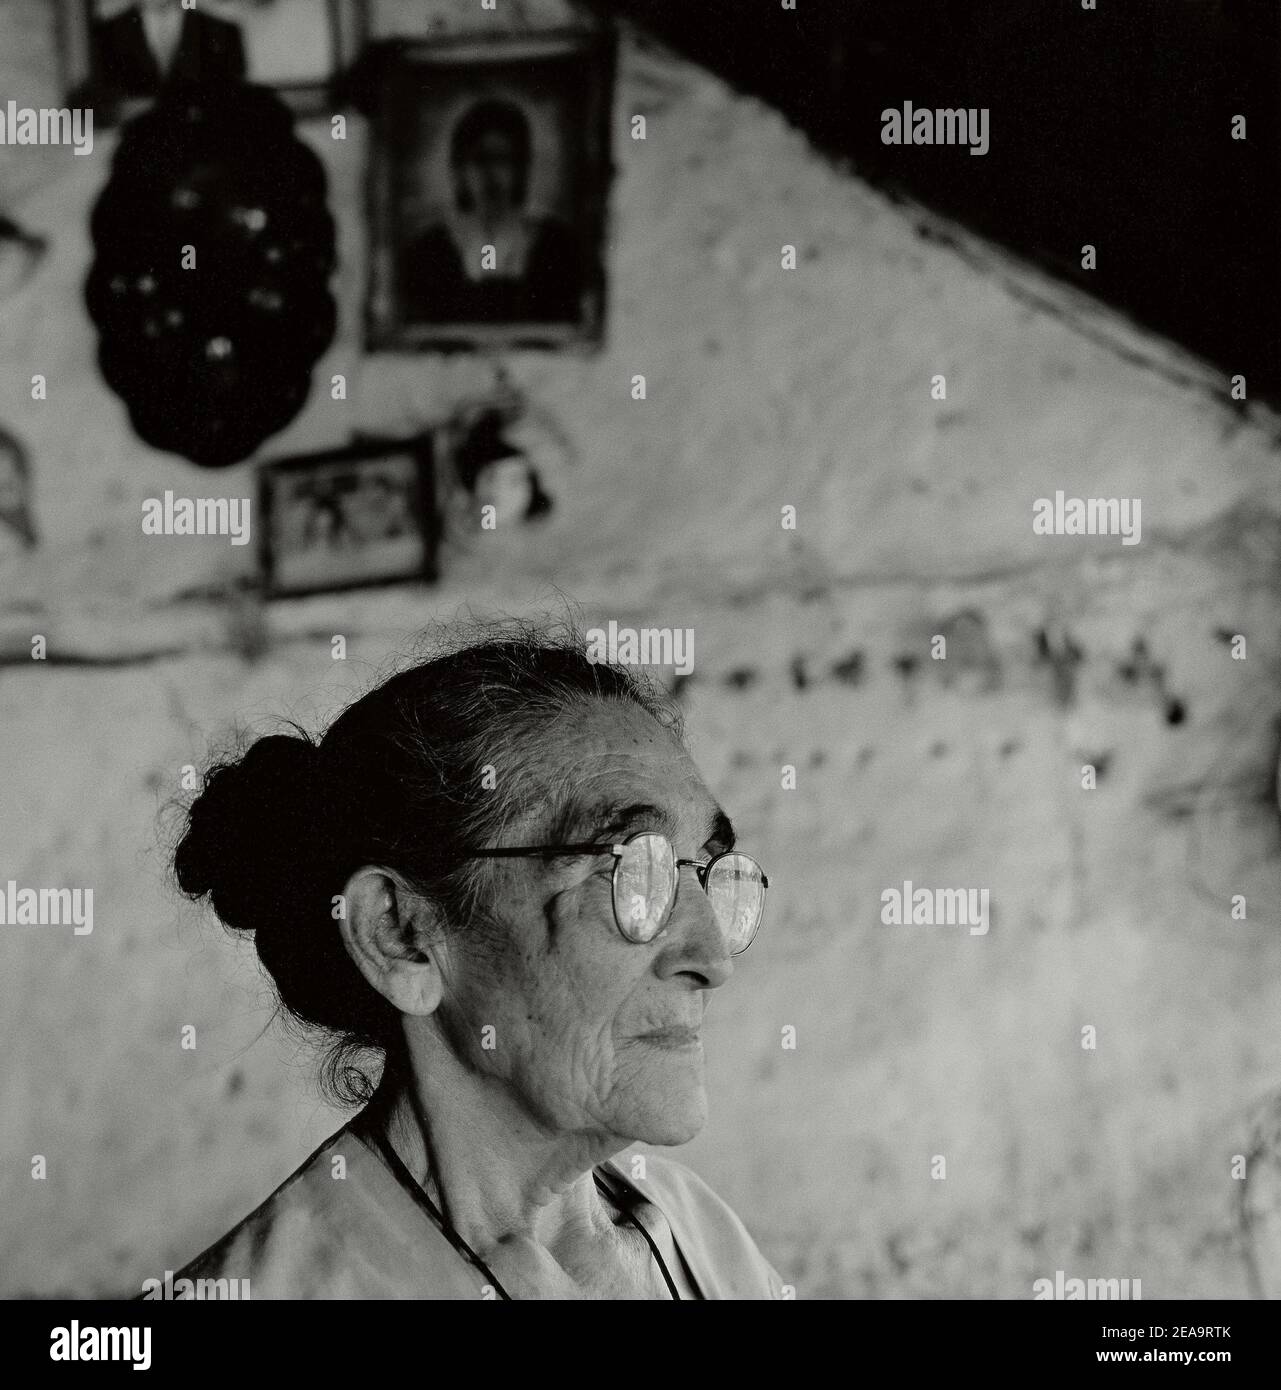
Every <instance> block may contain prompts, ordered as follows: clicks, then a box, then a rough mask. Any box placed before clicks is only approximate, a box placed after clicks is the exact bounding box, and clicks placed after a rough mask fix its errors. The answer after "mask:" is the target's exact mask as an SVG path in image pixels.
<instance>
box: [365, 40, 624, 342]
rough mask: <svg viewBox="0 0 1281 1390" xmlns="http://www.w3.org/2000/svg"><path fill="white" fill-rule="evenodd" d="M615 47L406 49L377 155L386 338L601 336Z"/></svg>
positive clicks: (386, 90) (387, 101)
mask: <svg viewBox="0 0 1281 1390" xmlns="http://www.w3.org/2000/svg"><path fill="white" fill-rule="evenodd" d="M612 72H613V49H612V44H611V42H610V39H609V37H608V35H607V34H603V33H602V34H594V33H571V34H548V35H540V36H537V37H521V38H507V37H503V38H501V39H493V40H487V41H485V42H477V41H475V40H468V41H457V40H454V41H448V40H441V41H427V42H421V43H419V42H415V43H406V44H403V45H400V46H399V47H398V48H397V50H396V51H395V53H394V54H393V56H392V57H391V59H390V61H389V62H388V63H387V65H386V68H385V76H384V80H383V84H382V99H381V105H380V109H379V111H378V114H377V119H376V140H375V153H374V159H373V161H372V165H371V188H370V203H371V206H370V212H371V224H372V226H371V253H372V265H371V273H370V287H369V303H368V309H367V338H368V344H369V346H370V347H371V348H375V349H378V348H384V349H388V348H389V349H395V348H416V347H417V348H447V349H448V348H468V347H504V346H538V347H556V346H563V345H570V344H573V345H579V346H584V345H585V346H592V345H595V344H597V343H599V341H600V338H601V334H602V329H603V320H604V291H605V284H604V271H603V264H602V262H603V242H604V232H605V210H606V203H607V190H608V183H609V176H610V161H609V112H610V93H611V87H612Z"/></svg>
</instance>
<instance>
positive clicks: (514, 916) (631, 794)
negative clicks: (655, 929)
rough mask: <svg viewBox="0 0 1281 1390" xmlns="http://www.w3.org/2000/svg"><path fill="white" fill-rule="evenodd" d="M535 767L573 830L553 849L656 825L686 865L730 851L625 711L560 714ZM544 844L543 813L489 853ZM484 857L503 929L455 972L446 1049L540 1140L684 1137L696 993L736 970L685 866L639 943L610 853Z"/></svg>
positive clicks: (698, 1072) (671, 755) (706, 796)
mask: <svg viewBox="0 0 1281 1390" xmlns="http://www.w3.org/2000/svg"><path fill="white" fill-rule="evenodd" d="M530 772H531V774H532V775H533V776H535V777H537V778H538V779H540V781H541V783H542V784H543V785H544V786H547V787H549V788H550V787H551V786H553V785H556V784H557V779H559V778H561V777H563V778H564V779H565V781H564V785H568V786H569V787H571V788H572V792H571V798H572V800H571V803H570V818H571V820H572V822H573V823H572V825H569V826H568V829H567V831H566V833H564V834H563V835H562V836H559V837H558V838H556V840H555V843H566V842H569V843H598V842H606V843H608V842H614V841H618V840H621V839H623V838H625V837H626V836H627V835H629V834H633V833H635V832H636V831H638V830H657V831H661V832H662V833H664V834H666V835H667V836H668V838H669V839H670V840H671V841H672V843H673V845H674V846H675V849H676V853H677V854H678V855H679V856H680V857H682V858H689V859H700V860H702V859H706V858H708V857H709V856H710V854H711V853H714V852H715V851H717V850H719V849H723V848H728V846H727V845H726V844H725V843H724V838H725V834H726V831H727V828H728V822H727V821H726V820H725V818H724V815H723V813H722V812H721V811H720V808H719V806H718V805H717V803H716V802H715V800H714V799H713V798H712V796H711V795H710V793H709V792H708V790H707V788H706V787H705V786H704V784H703V780H702V778H701V777H700V776H699V773H698V770H697V768H696V767H695V766H694V763H693V761H692V760H691V759H690V757H689V755H688V754H687V753H686V752H685V751H684V750H683V749H682V748H681V747H680V746H679V745H678V744H677V743H676V741H675V740H674V739H673V738H672V737H671V735H669V734H668V733H667V732H666V731H665V730H664V729H663V728H661V727H660V726H659V725H658V724H657V723H656V722H655V721H654V720H653V719H651V718H650V716H649V715H647V714H645V713H644V711H642V710H640V709H639V708H637V707H635V706H632V705H624V704H617V705H616V704H613V703H605V702H598V703H595V704H593V705H592V706H591V707H589V708H588V709H587V710H586V711H584V712H583V713H576V714H575V715H574V717H573V718H572V719H564V718H562V719H561V720H560V721H559V722H557V723H556V724H554V725H553V726H552V728H551V730H550V732H549V733H548V734H547V736H545V737H541V738H540V739H539V740H538V744H537V748H536V750H535V753H534V765H533V766H532V767H531V768H530ZM500 776H501V770H500ZM546 833H547V825H546V812H545V810H544V811H542V812H540V813H536V814H535V815H533V816H531V817H529V818H528V819H527V820H526V819H524V818H522V823H521V824H520V825H517V824H515V823H513V824H512V825H511V826H510V827H509V828H508V830H507V831H506V832H505V833H504V834H503V835H502V836H501V837H500V841H499V842H500V843H502V844H511V845H517V844H543V843H552V840H550V839H546V838H544V836H545V834H546ZM493 862H494V863H495V865H496V866H497V868H496V874H495V878H494V883H495V885H496V893H497V896H496V911H497V915H498V917H499V919H500V921H501V922H502V923H503V925H504V927H505V929H506V931H505V934H504V939H503V944H502V947H501V949H500V950H499V951H498V952H497V954H496V958H494V959H490V958H488V957H486V956H485V955H484V953H475V955H474V956H468V957H467V958H466V960H465V961H464V962H463V963H462V965H461V967H460V969H459V970H458V971H457V972H454V978H453V979H452V980H451V982H450V983H451V986H452V988H451V990H450V991H449V995H448V1000H449V1002H448V1003H447V1004H444V1005H442V1013H444V1014H446V1015H447V1017H442V1019H441V1022H442V1023H443V1024H444V1026H445V1027H446V1028H447V1029H448V1030H449V1032H450V1034H451V1035H452V1037H453V1039H454V1045H455V1047H458V1046H462V1047H465V1048H466V1050H467V1052H468V1054H469V1057H468V1060H469V1062H470V1063H471V1064H472V1065H473V1066H474V1067H476V1068H478V1069H480V1070H482V1071H488V1072H489V1073H491V1074H496V1075H498V1076H501V1077H502V1078H503V1079H504V1080H505V1081H507V1082H508V1084H509V1085H511V1086H512V1087H513V1089H514V1090H515V1091H516V1092H517V1093H518V1094H519V1095H520V1097H521V1099H522V1102H523V1103H524V1104H525V1106H526V1107H527V1108H528V1109H529V1110H530V1112H531V1113H532V1114H533V1115H534V1116H535V1117H536V1118H537V1119H538V1120H539V1121H540V1122H541V1123H542V1124H544V1125H545V1126H546V1127H547V1128H548V1129H549V1130H550V1131H553V1132H556V1133H562V1134H563V1133H566V1132H575V1131H577V1132H584V1133H587V1134H600V1133H605V1134H607V1135H609V1136H611V1137H615V1138H621V1139H623V1140H624V1141H627V1142H631V1141H636V1140H639V1141H644V1142H649V1143H654V1144H680V1143H684V1142H685V1141H686V1140H688V1139H690V1138H692V1137H693V1136H694V1135H695V1134H696V1133H697V1132H698V1131H699V1129H700V1128H701V1127H702V1125H703V1122H704V1120H705V1118H706V1112H707V1100H706V1094H705V1091H704V1074H703V1047H702V1041H701V1038H700V1037H699V1036H698V1032H699V1029H700V1027H701V1024H702V1018H703V1010H704V1006H705V1003H706V1000H707V991H708V990H709V989H713V988H715V987H717V986H719V985H721V984H724V983H725V982H726V981H727V980H728V979H729V977H730V975H731V973H732V969H733V967H732V964H731V958H730V956H729V955H728V953H727V948H726V942H725V940H724V937H723V935H722V933H721V929H720V927H719V925H718V923H717V921H716V918H715V916H714V915H713V912H712V909H711V905H710V903H709V902H708V900H707V897H706V895H705V894H704V893H703V891H702V890H701V889H700V887H699V886H698V882H697V879H696V877H695V874H694V870H693V869H692V868H688V867H686V868H682V869H681V870H680V885H679V888H678V891H677V895H676V902H675V904H674V906H673V908H672V912H671V916H670V918H669V920H668V923H667V927H666V929H665V930H664V931H663V932H662V933H661V934H660V935H659V936H658V937H657V938H656V939H655V940H653V941H651V942H649V943H647V944H644V945H637V944H634V943H631V942H629V941H627V940H626V939H625V938H624V937H623V935H622V934H621V933H620V931H619V930H618V928H617V926H616V924H615V921H614V915H613V905H612V903H613V900H612V888H611V875H612V872H613V865H614V860H613V857H612V856H611V855H609V854H604V855H600V856H598V857H579V858H572V859H570V858H567V859H565V860H552V861H544V860H538V859H517V860H497V861H493ZM487 1024H492V1025H493V1027H494V1030H495V1032H494V1033H493V1034H492V1035H491V1036H492V1039H493V1045H492V1047H491V1048H489V1049H486V1048H484V1047H482V1045H481V1038H482V1032H481V1030H482V1029H483V1028H484V1027H485V1025H487Z"/></svg>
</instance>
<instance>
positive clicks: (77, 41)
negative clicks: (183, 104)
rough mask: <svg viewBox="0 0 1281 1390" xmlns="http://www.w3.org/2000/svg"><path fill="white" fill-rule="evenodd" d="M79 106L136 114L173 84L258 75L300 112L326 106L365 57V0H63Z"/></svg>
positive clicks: (70, 98) (73, 99)
mask: <svg viewBox="0 0 1281 1390" xmlns="http://www.w3.org/2000/svg"><path fill="white" fill-rule="evenodd" d="M57 4H58V7H59V8H58V30H59V39H60V46H61V50H62V60H63V73H64V79H65V82H66V87H67V93H68V95H67V103H68V105H70V106H92V107H94V108H95V113H96V114H99V115H100V118H102V119H108V118H111V117H112V116H113V115H119V116H129V115H131V114H133V113H135V112H136V111H137V110H139V109H141V108H142V107H143V106H145V105H146V103H147V102H149V101H150V100H151V99H152V98H154V97H155V96H157V95H158V94H159V92H160V91H161V89H162V88H163V87H164V86H165V84H166V83H167V82H170V81H193V82H241V81H245V82H253V83H257V84H259V85H261V86H264V87H273V88H274V89H275V90H276V93H277V95H279V96H280V97H281V98H282V99H284V100H285V101H287V102H288V103H289V104H290V105H291V106H292V107H293V108H294V110H296V111H297V112H299V113H300V114H307V113H309V112H316V111H320V110H324V109H327V97H328V94H329V91H330V88H331V86H332V84H333V83H334V81H335V79H336V78H337V77H338V76H339V75H340V74H341V73H343V72H345V71H346V70H347V69H348V68H349V67H350V66H351V64H352V63H354V62H355V60H356V58H357V57H358V56H359V54H360V51H361V48H362V46H363V44H364V42H365V37H366V32H367V26H368V19H367V6H366V0H200V3H199V5H197V6H194V7H192V8H190V9H187V8H184V7H183V5H182V4H181V3H180V0H57Z"/></svg>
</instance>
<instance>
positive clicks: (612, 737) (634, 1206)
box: [175, 629, 783, 1299]
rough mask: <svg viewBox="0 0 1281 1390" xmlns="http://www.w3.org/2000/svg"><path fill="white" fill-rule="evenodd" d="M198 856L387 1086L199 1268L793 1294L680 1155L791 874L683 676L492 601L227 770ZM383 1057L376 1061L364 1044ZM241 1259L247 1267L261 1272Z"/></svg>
mask: <svg viewBox="0 0 1281 1390" xmlns="http://www.w3.org/2000/svg"><path fill="white" fill-rule="evenodd" d="M175 869H176V873H177V877H178V881H179V883H180V885H181V887H182V888H183V890H184V891H185V892H187V893H188V894H190V895H192V896H193V897H200V898H205V897H207V898H208V900H209V901H210V903H211V904H212V905H213V908H214V910H215V911H216V912H217V913H218V915H219V916H220V917H221V918H222V920H223V921H224V922H225V923H227V925H228V926H230V927H232V928H235V929H237V930H240V931H247V932H253V933H254V937H255V942H256V945H257V950H258V954H259V956H260V957H261V960H262V962H263V964H264V966H265V967H266V969H267V971H268V972H269V973H270V975H271V977H272V979H273V980H274V982H275V985H276V988H277V990H278V992H279V995H280V999H281V1002H282V1004H283V1006H284V1008H285V1009H286V1010H287V1011H288V1012H289V1013H290V1014H292V1015H293V1016H295V1017H296V1018H297V1019H299V1020H301V1021H303V1022H305V1023H307V1024H310V1025H314V1026H315V1027H317V1028H319V1029H322V1030H325V1031H326V1032H327V1034H328V1035H329V1036H330V1038H331V1039H332V1043H333V1046H332V1048H331V1051H330V1055H329V1059H328V1064H327V1069H326V1074H327V1077H328V1079H329V1082H330V1085H331V1087H332V1088H333V1089H335V1090H336V1091H337V1093H338V1094H340V1095H341V1096H343V1097H344V1098H345V1099H347V1100H348V1101H351V1102H353V1103H360V1102H362V1101H363V1102H367V1103H366V1104H365V1106H364V1109H363V1110H362V1111H361V1112H360V1114H359V1115H358V1116H357V1118H356V1119H355V1120H353V1121H352V1122H351V1123H350V1124H348V1125H347V1126H346V1127H345V1128H344V1129H342V1130H340V1131H339V1132H338V1133H337V1134H335V1135H334V1136H333V1138H331V1139H330V1140H329V1141H328V1142H327V1143H326V1144H325V1145H323V1147H321V1148H320V1149H318V1150H317V1151H316V1153H314V1154H313V1155H312V1156H311V1158H309V1159H308V1160H307V1162H306V1163H304V1164H303V1166H302V1167H301V1168H299V1169H298V1171H297V1172H296V1173H294V1175H293V1176H292V1177H290V1178H289V1179H288V1180H287V1181H286V1182H285V1183H284V1184H283V1185H282V1186H281V1187H280V1188H279V1189H277V1191H276V1192H275V1193H273V1194H272V1196H270V1197H269V1198H268V1199H267V1201H266V1202H265V1203H264V1204H263V1205H262V1206H260V1207H259V1208H258V1209H257V1210H256V1211H255V1212H253V1213H252V1214H251V1215H250V1216H248V1217H246V1218H245V1220H244V1221H242V1222H241V1223H240V1225H238V1226H237V1227H236V1228H235V1229H234V1230H232V1231H231V1232H230V1234H228V1235H227V1236H226V1237H224V1238H223V1239H222V1240H221V1241H219V1242H218V1243H217V1244H216V1245H215V1246H213V1248H212V1249H210V1250H209V1251H207V1252H206V1253H205V1254H204V1255H202V1256H200V1257H199V1258H198V1259H197V1260H196V1261H195V1262H194V1263H193V1264H191V1265H190V1266H188V1268H187V1269H185V1270H183V1271H182V1275H181V1277H185V1278H189V1279H202V1278H203V1279H210V1278H213V1279H248V1280H249V1281H250V1293H251V1296H252V1297H253V1298H255V1299H261V1298H273V1297H276V1298H507V1299H511V1298H516V1299H520V1298H770V1297H780V1296H782V1287H783V1286H782V1285H781V1283H780V1280H779V1277H778V1275H777V1274H776V1273H775V1272H774V1270H773V1269H772V1268H771V1267H770V1265H769V1264H768V1263H767V1262H766V1260H765V1259H764V1258H763V1257H762V1255H761V1253H760V1251H759V1250H758V1249H757V1247H756V1245H755V1244H754V1243H753V1241H752V1238H751V1236H750V1235H749V1234H748V1233H747V1231H746V1229H745V1228H744V1226H743V1224H742V1222H741V1221H740V1220H739V1219H738V1217H737V1216H736V1215H735V1214H734V1212H733V1211H732V1210H731V1209H730V1208H729V1207H728V1206H727V1205H726V1204H725V1203H724V1202H723V1201H722V1200H721V1199H720V1198H719V1197H717V1196H716V1194H715V1193H714V1192H712V1191H711V1190H710V1189H709V1188H708V1187H707V1185H706V1184H705V1183H704V1182H702V1181H701V1180H700V1179H699V1178H698V1177H697V1176H695V1174H693V1173H692V1172H690V1171H689V1170H688V1169H687V1168H685V1167H683V1166H682V1165H680V1164H679V1163H676V1162H674V1161H672V1160H670V1159H667V1158H658V1157H654V1156H650V1155H645V1156H643V1158H642V1157H640V1156H638V1157H636V1158H633V1159H629V1160H626V1161H625V1162H622V1163H620V1162H618V1161H616V1159H615V1156H616V1155H618V1154H619V1153H620V1151H621V1150H623V1149H625V1148H627V1147H628V1146H630V1145H632V1144H634V1143H637V1142H640V1143H644V1144H648V1145H664V1146H666V1145H675V1144H683V1143H685V1142H686V1141H687V1140H689V1139H691V1138H692V1137H693V1136H694V1135H695V1134H696V1133H697V1132H698V1131H699V1129H700V1128H701V1127H702V1125H703V1122H704V1119H705V1117H706V1110H707V1098H706V1094H705V1089H704V1074H703V1044H702V1041H701V1035H700V1031H701V1026H702V1021H703V1013H704V1009H705V1007H706V1004H707V1001H708V998H709V996H710V994H711V991H712V990H714V989H717V988H719V987H720V986H722V985H724V984H726V983H727V982H728V981H729V979H730V977H731V975H732V973H733V962H734V958H735V957H736V956H737V955H739V954H740V953H741V952H742V951H744V950H745V949H746V948H747V946H748V945H749V944H750V943H751V941H752V938H753V937H754V936H755V934H756V932H757V929H758V927H759V926H760V922H761V916H762V912H763V909H764V900H765V890H766V887H767V881H766V879H765V876H764V875H763V874H762V872H761V870H760V866H759V865H758V864H757V863H756V861H755V860H754V859H751V858H749V857H748V856H747V855H745V854H743V853H741V852H739V851H738V850H736V849H735V847H734V831H733V828H732V826H731V825H730V821H729V818H728V817H727V816H726V814H725V812H724V811H723V810H722V809H721V808H720V806H719V805H718V804H717V803H716V800H715V799H714V798H713V797H712V795H711V793H710V792H709V791H708V789H707V787H706V786H705V785H704V783H703V780H702V778H701V777H700V776H699V773H698V769H697V768H696V767H695V765H694V763H693V762H692V761H691V759H690V757H689V754H688V753H687V752H686V751H685V748H684V746H683V744H682V738H681V729H680V721H679V717H678V714H677V712H676V711H675V709H674V708H673V707H672V706H671V705H670V704H669V703H668V701H667V699H666V696H665V695H664V694H663V693H662V692H661V690H658V689H656V688H655V687H653V686H652V685H651V684H649V683H648V682H647V681H645V680H644V679H642V678H640V677H638V676H637V675H636V674H634V673H632V672H629V671H627V670H625V669H622V668H618V667H614V666H610V665H604V664H597V663H593V662H592V661H590V660H589V659H588V657H587V655H586V654H585V647H584V646H583V645H582V644H581V643H578V642H575V641H573V640H572V639H561V638H551V637H548V636H546V635H545V634H539V633H532V634H531V633H530V632H529V631H528V630H523V629H522V630H520V631H517V632H515V633H513V632H511V631H510V630H506V629H504V630H501V631H500V632H497V633H495V632H490V633H489V634H488V635H487V636H486V637H485V638H484V639H483V640H479V641H474V642H472V643H471V644H470V645H466V646H462V647H459V648H456V649H454V650H452V651H450V652H449V653H447V654H445V655H441V656H438V657H436V658H434V659H432V660H429V661H426V662H424V663H423V664H420V665H417V666H415V667H413V668H412V669H409V670H406V671H404V672H402V673H401V674H399V675H396V676H395V677H393V678H392V679H390V680H388V681H387V682H386V683H385V684H383V685H381V686H379V687H377V688H376V689H374V690H372V691H371V692H370V693H369V694H367V695H365V696H364V697H363V698H362V699H360V700H357V701H356V702H355V703H354V704H352V705H351V706H350V707H349V708H347V709H346V710H345V711H344V712H343V713H342V714H341V715H340V716H339V718H338V719H337V720H335V722H334V723H333V724H332V726H331V727H330V728H329V729H328V731H327V732H326V733H325V734H324V736H323V737H322V738H320V739H319V741H318V742H312V741H310V740H309V739H308V738H306V737H294V736H285V735H279V734H274V735H270V736H268V737H265V738H261V739H259V740H258V741H257V742H255V743H254V744H252V746H251V747H250V748H249V749H248V751H247V752H246V753H245V755H244V756H243V758H241V759H240V760H239V761H235V762H230V763H223V764H221V765H219V766H217V767H215V768H214V769H213V770H212V771H211V772H210V773H209V774H208V776H207V777H206V780H205V784H204V788H203V791H202V793H201V794H200V796H199V797H198V798H197V800H196V801H195V803H194V804H193V806H192V807H191V810H190V813H189V819H188V822H187V824H186V827H185V832H184V835H183V838H182V840H181V843H180V844H179V846H178V848H177V852H176V856H175ZM370 1058H373V1059H374V1061H375V1062H376V1063H377V1064H378V1065H379V1067H380V1072H381V1079H380V1080H379V1082H378V1084H377V1087H376V1089H375V1088H374V1086H373V1084H372V1081H371V1080H369V1079H367V1078H366V1072H365V1071H364V1070H362V1067H361V1066H360V1062H361V1061H362V1059H363V1060H365V1061H367V1060H368V1059H370ZM242 1287H243V1286H242Z"/></svg>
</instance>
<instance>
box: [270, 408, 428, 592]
mask: <svg viewBox="0 0 1281 1390" xmlns="http://www.w3.org/2000/svg"><path fill="white" fill-rule="evenodd" d="M258 484H259V488H258V517H259V521H258V546H259V552H258V553H259V560H260V564H261V570H262V576H263V581H264V582H263V588H264V591H265V593H266V595H267V597H269V598H282V597H287V596H292V595H299V594H310V593H319V592H323V591H332V590H337V589H354V588H359V587H363V586H365V585H371V584H391V583H395V582H397V581H404V580H414V579H417V580H432V579H435V578H436V577H437V563H436V556H437V549H438V545H439V539H440V529H441V528H440V522H439V517H438V512H437V507H436V489H435V480H434V465H433V449H432V443H431V438H430V436H429V435H424V436H421V437H419V438H416V439H412V440H407V441H399V442H384V441H380V440H374V441H360V442H356V443H353V444H350V445H347V446H345V447H343V448H339V449H331V450H327V451H325V452H321V453H314V454H300V455H296V456H293V457H290V458H284V459H278V460H276V461H274V462H271V463H266V464H264V465H263V466H262V467H261V468H260V470H259V474H258Z"/></svg>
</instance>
